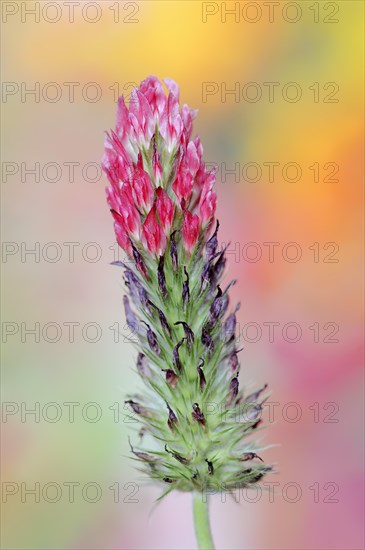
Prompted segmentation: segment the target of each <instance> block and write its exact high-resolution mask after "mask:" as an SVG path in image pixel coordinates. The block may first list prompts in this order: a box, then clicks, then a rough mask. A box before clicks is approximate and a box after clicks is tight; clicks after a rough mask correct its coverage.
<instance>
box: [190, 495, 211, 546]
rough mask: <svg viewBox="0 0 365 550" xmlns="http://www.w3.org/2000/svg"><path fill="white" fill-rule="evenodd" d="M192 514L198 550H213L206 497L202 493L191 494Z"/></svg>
mask: <svg viewBox="0 0 365 550" xmlns="http://www.w3.org/2000/svg"><path fill="white" fill-rule="evenodd" d="M193 514H194V525H195V534H196V539H197V541H198V547H199V548H200V550H214V543H213V539H212V533H211V532H210V525H209V510H208V495H203V493H194V494H193Z"/></svg>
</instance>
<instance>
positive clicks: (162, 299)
mask: <svg viewBox="0 0 365 550" xmlns="http://www.w3.org/2000/svg"><path fill="white" fill-rule="evenodd" d="M164 83H165V85H166V87H167V92H166V91H165V89H164V87H163V84H162V83H161V82H160V81H159V80H158V79H157V78H156V77H154V76H150V77H149V78H147V79H146V80H144V81H143V82H142V83H141V84H140V86H139V88H136V89H134V90H133V92H132V95H131V100H130V104H129V109H128V108H127V106H126V105H125V102H124V98H123V97H121V98H120V99H119V102H118V108H117V120H116V128H115V131H111V132H110V134H106V137H105V154H104V157H103V163H102V164H103V169H104V171H105V173H106V175H107V177H108V180H109V183H110V185H109V187H108V188H107V201H108V204H109V206H110V209H111V213H112V216H113V219H114V229H115V235H116V239H117V242H118V244H119V246H120V247H121V248H122V249H123V250H124V251H125V252H126V255H127V257H128V261H127V262H115V263H116V264H118V265H120V266H121V267H123V268H124V278H125V284H126V287H127V289H128V295H126V296H125V297H124V307H125V315H126V321H127V324H128V326H129V327H130V329H131V330H132V331H133V332H134V334H135V335H136V337H137V338H138V343H137V350H138V355H137V359H136V369H137V372H138V374H139V376H140V378H141V379H142V381H143V383H144V387H145V389H144V392H143V394H142V395H140V396H138V397H135V396H131V397H130V398H129V399H128V400H127V401H126V403H127V404H128V406H129V407H130V409H131V411H132V413H133V414H134V415H135V417H136V418H138V420H139V422H140V425H141V431H140V438H139V439H137V442H133V443H132V442H130V449H131V453H132V454H133V457H134V459H135V460H136V461H137V462H138V463H139V468H140V469H142V470H143V471H144V472H145V473H146V474H147V475H148V476H149V477H150V478H152V479H153V480H155V481H156V482H158V483H160V484H161V485H162V487H163V488H164V491H163V494H162V496H165V495H166V494H168V493H169V492H170V491H172V490H173V489H176V490H179V491H189V492H192V493H194V495H195V501H194V513H195V519H196V531H197V536H198V541H199V544H200V546H201V547H213V543H212V541H211V538H210V532H209V525H208V522H207V515H206V514H207V511H206V510H205V509H204V502H205V500H206V499H205V498H203V497H204V494H205V495H206V494H207V493H209V492H213V491H220V490H224V491H231V490H233V489H236V488H242V487H250V486H252V485H254V484H256V483H257V482H258V481H259V480H260V479H261V478H262V477H263V476H264V475H265V474H266V473H267V472H268V471H270V470H271V467H270V466H268V465H266V464H265V463H264V462H263V461H262V459H261V457H260V456H258V454H257V452H258V447H257V444H256V445H255V443H254V442H252V440H250V439H248V436H250V435H251V434H252V433H254V432H255V431H256V430H257V429H258V427H259V426H260V424H261V422H262V419H261V412H262V405H263V402H264V400H265V396H264V394H265V390H266V385H265V386H264V387H262V388H261V389H259V390H257V391H255V392H253V393H251V394H249V395H247V394H246V392H245V391H243V390H242V389H241V388H240V382H239V371H240V361H239V353H240V351H241V350H239V349H238V346H237V338H236V334H235V332H236V313H237V310H238V309H239V305H237V306H236V307H235V308H233V310H230V305H229V290H230V288H231V286H232V285H233V284H235V282H236V281H231V282H230V283H229V284H227V285H225V286H224V284H223V275H224V271H225V266H226V255H225V252H226V249H224V248H223V249H222V248H220V247H219V246H218V229H219V222H218V221H217V220H215V210H216V202H217V196H216V193H215V191H214V183H215V172H216V170H215V169H210V170H209V169H208V168H207V167H206V165H205V163H204V161H203V160H202V156H203V147H202V144H201V142H200V139H199V137H194V138H192V128H193V120H194V118H195V117H196V114H197V112H196V111H195V110H192V109H190V108H189V107H188V105H186V104H184V105H182V106H180V104H179V88H178V86H177V84H176V83H175V82H174V81H173V80H170V79H165V80H164ZM199 518H200V519H199ZM204 524H205V527H204Z"/></svg>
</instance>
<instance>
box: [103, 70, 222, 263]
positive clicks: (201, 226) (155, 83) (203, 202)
mask: <svg viewBox="0 0 365 550" xmlns="http://www.w3.org/2000/svg"><path fill="white" fill-rule="evenodd" d="M164 85H165V86H166V88H167V89H166V88H165V87H164ZM179 96H180V91H179V87H178V85H177V84H176V82H174V81H173V80H171V79H165V80H164V84H163V83H162V82H161V81H160V80H159V79H158V78H156V77H155V76H150V77H148V78H146V79H145V80H144V81H143V82H142V83H141V85H140V86H139V87H138V88H135V89H134V90H133V92H132V94H131V100H130V104H129V106H127V105H126V103H125V101H124V98H123V97H121V98H120V99H119V101H118V107H117V120H116V128H115V131H111V132H110V133H109V134H107V135H106V137H105V153H104V157H103V161H102V166H103V169H104V172H105V174H106V175H107V178H108V180H109V183H110V185H109V187H108V188H107V190H106V193H107V200H108V204H109V206H110V208H111V209H112V211H113V216H114V218H115V234H116V238H117V242H118V244H119V245H120V246H121V247H122V248H123V249H124V250H126V251H127V253H128V254H130V255H134V256H136V250H137V249H138V251H139V253H140V254H141V258H139V257H138V261H139V262H141V261H143V254H144V253H147V254H150V255H152V256H154V255H155V254H162V253H163V251H164V250H165V247H166V243H167V240H168V239H169V238H170V237H171V234H172V232H173V231H176V230H182V231H181V233H179V234H180V235H182V238H183V243H184V249H185V250H186V252H188V253H190V252H191V250H192V248H193V247H194V245H195V244H196V243H197V242H198V239H200V241H201V242H202V243H204V242H206V241H207V239H208V235H207V234H206V233H207V232H206V229H207V227H208V226H210V224H211V222H212V221H213V219H214V214H215V207H216V195H215V193H214V191H213V184H214V180H215V178H214V172H213V171H211V172H209V171H208V170H207V168H206V166H205V164H204V162H203V160H202V155H203V147H202V145H201V142H200V139H199V137H195V138H194V139H191V135H192V128H193V119H194V118H195V116H196V111H194V110H192V109H190V108H189V107H188V106H187V105H186V104H184V105H182V106H180V104H179ZM204 232H205V233H204ZM133 246H135V247H136V248H133Z"/></svg>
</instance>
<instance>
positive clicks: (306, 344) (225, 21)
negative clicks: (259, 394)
mask: <svg viewBox="0 0 365 550" xmlns="http://www.w3.org/2000/svg"><path fill="white" fill-rule="evenodd" d="M35 4H38V8H37V6H35ZM46 4H47V3H45V2H40V3H39V2H38V3H35V2H2V10H3V22H2V80H3V97H2V114H3V142H2V159H3V165H2V166H3V174H2V198H3V207H2V208H3V210H2V238H3V264H2V274H3V291H2V303H3V310H2V323H3V324H2V329H3V338H2V340H3V371H2V391H3V395H2V397H3V401H4V403H3V413H4V414H3V425H2V465H3V468H2V482H3V485H2V488H3V504H2V519H3V533H2V547H3V548H4V549H9V550H10V549H37V550H40V549H49V550H50V549H80V550H81V549H95V550H96V549H136V550H137V549H157V548H166V549H167V548H176V549H187V548H195V540H194V533H193V527H192V518H191V502H190V496H189V495H185V494H172V495H170V496H169V497H168V498H167V499H166V500H164V501H163V502H162V503H161V504H159V505H158V506H156V505H155V500H156V498H157V497H158V496H159V490H158V489H157V488H156V487H153V486H150V485H148V484H146V483H145V481H144V480H143V479H142V478H140V476H139V474H138V472H136V471H135V469H134V467H133V466H134V465H133V463H132V461H131V460H130V459H129V458H128V454H129V448H128V440H127V436H128V434H130V433H131V431H130V424H129V423H126V422H125V421H124V412H125V411H123V401H124V397H125V394H126V393H128V392H134V391H135V388H136V383H137V378H136V375H135V374H134V372H133V365H134V358H135V352H134V349H133V346H132V345H131V344H130V343H128V341H126V337H127V336H128V335H127V334H126V331H125V327H124V317H123V312H122V294H123V292H122V281H121V273H120V271H119V270H118V269H116V268H114V267H112V266H110V262H111V261H113V259H115V258H114V254H115V253H116V252H115V251H116V248H115V244H114V236H113V230H112V222H111V218H110V215H109V212H108V209H107V207H106V204H105V198H104V186H105V180H104V177H103V176H101V174H100V172H98V169H97V168H95V165H93V164H90V165H89V164H88V163H99V161H100V158H101V156H102V152H103V131H104V130H105V129H109V128H111V127H113V125H114V117H115V93H116V90H117V88H118V87H119V90H120V92H121V93H123V92H125V93H126V94H127V96H128V95H129V93H130V90H131V86H132V85H133V83H139V82H140V81H141V80H142V79H144V78H145V77H146V76H147V75H149V74H156V75H158V76H159V77H161V78H163V77H166V76H168V77H171V78H173V79H175V80H176V81H177V82H178V83H179V84H180V87H181V96H182V100H183V101H184V102H187V103H189V105H191V106H192V107H195V108H198V109H199V116H198V119H197V121H196V125H195V130H196V132H197V133H199V135H200V136H201V139H202V141H203V144H204V147H205V158H206V160H207V161H209V162H216V163H217V164H218V165H219V171H218V183H217V192H218V200H219V206H218V214H219V219H220V221H221V238H222V241H224V242H228V241H231V246H230V250H231V254H230V255H229V261H230V267H229V276H230V277H234V278H237V279H238V284H237V285H236V286H235V287H234V289H233V292H232V294H233V296H232V298H233V300H240V301H241V303H242V307H241V309H240V311H239V314H238V316H239V323H240V330H242V335H241V342H242V346H243V347H244V351H243V352H242V369H241V384H242V385H243V386H245V385H247V386H248V385H250V384H252V383H253V382H255V383H257V384H263V383H264V382H268V383H269V385H270V388H271V391H272V394H271V397H270V401H271V402H275V403H277V405H276V406H275V408H274V409H273V410H274V411H275V412H274V414H273V415H271V417H270V415H269V414H268V412H269V411H266V413H265V414H266V420H267V426H268V429H267V430H266V431H265V432H262V433H264V443H265V444H267V445H269V444H277V446H274V447H272V448H270V449H268V450H267V451H265V453H264V456H265V458H266V459H267V460H268V461H272V462H273V463H275V464H277V470H278V473H277V474H275V475H274V476H272V477H271V478H269V479H268V481H270V482H275V483H276V484H277V486H276V493H275V495H274V496H272V494H271V493H268V492H265V493H263V494H262V496H261V498H258V499H257V502H253V501H254V500H256V498H255V493H253V494H248V495H241V498H240V500H241V502H240V503H239V504H237V503H235V502H234V501H233V499H232V498H230V497H229V496H227V498H226V499H225V498H224V495H219V494H218V495H216V496H215V497H214V498H213V499H212V504H211V515H212V526H213V532H214V536H215V539H216V545H217V548H219V549H234V548H235V549H252V550H253V549H255V550H256V549H257V550H261V549H262V550H263V549H267V550H273V549H292V550H304V549H313V550H314V549H315V550H324V549H330V548H331V549H351V550H352V549H354V550H355V549H361V548H364V532H363V514H364V507H363V504H364V493H363V487H364V477H363V459H364V455H363V448H364V446H363V443H364V441H363V427H364V426H363V412H364V411H363V397H364V395H363V332H362V320H363V305H362V304H363V285H362V279H363V274H364V273H363V262H362V254H363V253H362V245H363V242H362V240H363V238H362V228H363V217H362V212H363V189H362V183H361V182H362V178H363V161H362V159H363V151H362V145H363V114H364V113H363V93H364V89H363V61H364V60H363V53H362V51H363V38H364V37H363V16H364V5H363V3H362V2H360V1H352V0H346V1H337V2H329V3H328V2H322V1H320V2H315V3H313V2H307V1H299V2H296V3H293V2H282V1H281V2H277V3H273V4H276V7H275V11H274V17H273V20H270V17H271V16H270V17H269V8H270V13H272V12H271V10H273V9H274V6H273V5H271V7H269V6H268V5H267V4H268V3H265V2H250V3H248V2H227V3H222V2H209V3H204V2H203V3H202V2H199V1H173V2H168V1H157V0H150V1H138V2H119V3H118V2H108V1H103V2H93V3H91V2H82V1H81V2H75V3H74V2H72V3H71V4H74V5H73V6H71V8H73V9H74V21H73V22H69V13H70V9H71V8H70V7H69V6H67V5H65V4H66V3H64V2H51V3H48V7H46V8H45V6H46ZM69 4H70V3H69ZM248 4H250V5H248ZM270 4H272V3H270ZM55 5H56V7H55ZM95 6H96V7H95ZM298 6H299V7H298ZM225 7H226V8H227V9H233V10H235V12H234V14H233V15H232V14H231V15H229V14H227V15H226V16H225V14H224V9H225ZM32 9H36V10H41V11H40V16H39V21H36V16H34V15H32V14H30V13H28V11H27V10H32ZM43 10H44V11H43ZM207 12H209V13H208V14H207ZM59 14H61V17H60V18H59V20H57V18H58V16H59ZM100 14H101V16H100V19H99V20H97V19H98V17H99V15H100ZM204 14H205V15H206V17H204ZM117 16H118V17H119V22H117V21H116V18H117ZM204 18H205V21H204ZM256 19H257V21H256V22H254V21H255V20H256ZM296 19H298V20H297V21H295V20H296ZM51 20H54V22H51ZM92 20H95V21H94V22H92ZM249 82H254V83H256V84H254V85H252V86H251V88H250V87H247V86H246V85H247V83H249ZM268 82H275V83H278V84H275V87H274V88H273V89H274V96H273V100H270V97H269V86H268V85H267V84H266V85H264V83H268ZM4 83H5V85H4ZM36 83H39V84H36ZM49 83H56V86H53V88H52V85H49ZM65 83H79V85H76V84H75V87H74V100H73V101H70V99H69V90H70V86H71V85H70V84H68V85H67V84H65ZM89 83H96V84H97V88H95V85H94V86H92V85H90V84H89ZM116 83H118V84H116ZM207 83H209V84H207ZM288 83H296V84H292V85H291V86H289V87H288V86H287V87H286V85H287V84H288ZM316 83H317V84H316ZM327 83H335V84H330V85H328V84H327ZM4 86H5V87H4ZM37 86H39V95H38V96H37V95H32V94H25V93H24V92H25V90H26V89H28V90H30V89H31V88H34V89H36V94H37V93H38V92H37ZM233 88H235V89H236V90H238V92H239V97H237V96H234V95H232V94H228V95H225V93H224V90H232V89H233ZM204 89H205V90H208V91H209V95H204V93H203V92H204ZM298 89H299V90H300V91H301V93H302V97H301V98H300V99H298V101H296V102H294V101H293V98H295V95H296V93H297V91H298ZM59 90H61V96H60V97H59V99H58V100H57V101H54V102H53V101H52V98H54V97H56V96H57V93H59ZM96 90H99V92H100V90H101V95H100V98H99V99H98V100H95V101H94V100H93V98H94V97H95V95H94V94H95V91H96ZM257 90H259V91H260V90H261V92H262V97H261V99H259V100H258V101H257V102H253V101H252V98H253V97H255V93H258V92H257ZM283 94H284V96H283ZM247 98H248V100H247ZM250 98H251V100H250ZM290 100H292V101H290ZM337 100H338V101H337ZM22 163H23V164H22ZM35 163H39V167H40V168H39V170H40V176H39V178H36V177H35V176H34V174H33V175H32V174H31V173H27V170H28V169H32V168H34V165H35ZM47 163H57V164H58V168H55V166H54V165H53V164H52V165H48V164H47ZM65 163H68V164H65ZM69 163H78V164H75V165H74V170H75V177H74V179H73V178H71V177H70V176H69V169H70V168H69V167H70V164H69ZM237 163H238V169H239V171H240V173H239V174H237V175H236V176H235V175H229V174H224V172H225V170H229V169H233V168H235V167H236V169H237ZM249 163H256V165H259V168H257V166H256V165H254V164H249ZM264 163H266V164H264ZM267 163H278V165H275V173H274V177H271V176H270V174H269V168H268V165H267ZM287 163H296V167H295V165H290V166H289V167H288V166H286V167H285V165H287ZM85 165H87V167H86V168H85ZM247 165H248V166H247ZM298 166H299V168H300V171H301V172H302V174H301V177H300V178H299V179H298V181H290V180H295V179H297V178H296V177H295V175H296V172H295V170H297V169H298ZM310 167H312V168H310ZM36 169H37V167H36ZM83 169H84V173H83ZM256 170H261V171H262V173H261V177H258V178H257V179H258V181H253V180H255V179H256V177H255V173H256V172H255V171H256ZM36 179H38V180H39V181H35V180H36ZM51 179H54V180H56V181H53V182H52V181H50V180H51ZM91 180H95V181H91ZM269 242H275V243H278V244H277V245H275V248H274V256H271V257H270V256H269V247H268V245H267V244H266V245H264V244H263V243H269ZM22 243H23V244H22ZM36 243H39V244H36ZM49 243H56V245H54V244H53V245H50V244H49ZM65 243H78V244H75V245H70V244H65ZM89 243H96V245H90V244H89ZM247 243H256V244H254V245H252V246H247ZM288 243H296V244H295V245H288ZM316 243H317V244H316ZM73 246H74V247H75V248H74V259H73V261H71V260H70V250H71V248H72V247H73ZM37 247H39V249H38V250H39V257H37V256H35V255H32V254H25V252H26V249H27V250H30V249H36V250H37ZM60 251H61V252H60ZM298 251H299V252H300V253H301V257H300V258H299V255H298V261H293V258H294V259H295V257H296V254H297V253H298V254H299V252H298ZM261 252H262V256H261V258H260V257H259V256H260V253H261ZM256 254H258V258H257V261H249V260H250V259H251V260H252V259H253V258H255V255H256ZM57 255H58V256H60V257H59V258H57ZM52 258H55V261H52ZM94 258H95V261H93V259H94ZM35 323H39V324H40V325H39V327H40V328H39V332H40V336H39V342H37V341H36V339H37V337H36V336H35V335H34V334H31V333H27V332H26V331H27V330H29V329H32V328H34V327H35ZM48 323H51V325H48ZM70 323H78V324H75V325H73V326H74V337H73V338H70V337H69V333H70V331H71V328H70V327H71V325H70ZM89 323H92V325H89ZM272 323H276V325H275V326H274V325H272ZM288 323H289V325H288ZM294 323H296V324H294ZM269 324H271V327H274V329H275V332H274V336H273V337H272V333H271V332H269ZM298 326H299V328H300V332H299V337H298V341H296V342H295V341H294V340H296V331H297V330H299V329H298ZM57 327H60V329H58V328H57ZM310 327H311V328H310ZM59 330H61V333H59ZM117 335H119V338H118V336H117ZM99 336H100V338H99ZM52 339H54V340H57V341H55V342H53V343H52V342H51V341H50V340H52ZM118 339H119V342H116V340H118ZM70 340H71V341H70ZM87 340H88V341H87ZM90 340H97V341H95V342H91V341H90ZM37 403H38V405H37ZM50 403H56V405H49V404H50ZM65 403H76V405H74V406H75V409H74V421H73V422H71V421H70V415H69V411H70V410H71V407H72V406H71V405H65ZM90 403H96V405H94V406H93V405H90ZM77 404H78V405H77ZM37 407H38V408H39V411H40V414H39V418H37V417H36V416H34V415H32V414H26V409H32V408H33V409H34V408H36V410H37ZM118 407H119V409H120V411H119V412H120V415H119V414H118V412H117V411H118ZM96 414H99V415H100V414H101V418H100V419H98V418H96V421H95V422H92V419H93V418H94V417H95V415H96ZM269 417H270V418H269ZM52 419H54V421H53V422H52ZM71 482H75V484H77V485H74V499H73V500H74V501H73V502H70V500H72V499H70V498H69V491H70V483H71ZM36 483H39V484H40V485H39V487H40V496H39V502H36V496H34V494H31V493H27V491H28V490H31V489H32V488H34V487H36V486H35V484H36ZM49 483H51V485H47V484H49ZM90 483H91V485H87V484H90ZM22 484H23V485H22ZM55 484H56V485H55ZM95 484H96V485H95ZM288 484H289V485H288ZM58 487H59V488H60V489H61V494H58V493H57V492H59V489H57V488H58ZM95 487H96V488H98V487H99V488H100V489H101V491H102V493H101V495H98V494H97V492H96V489H95ZM110 487H113V489H110ZM117 487H118V488H119V494H117V493H116V491H117ZM297 495H298V498H296V496H297ZM256 496H257V495H256ZM94 497H95V498H94ZM99 497H100V498H99ZM247 497H248V498H249V499H250V502H249V501H248V498H247ZM259 497H260V495H259ZM52 499H53V500H55V502H50V500H52ZM90 500H96V502H90ZM114 500H117V501H118V502H114ZM272 500H273V502H272ZM294 501H295V502H294Z"/></svg>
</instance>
